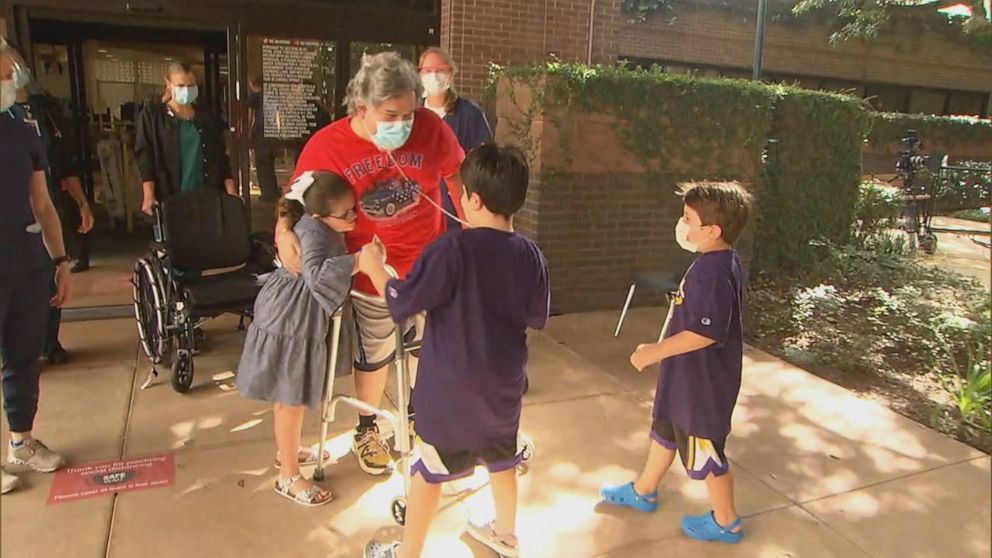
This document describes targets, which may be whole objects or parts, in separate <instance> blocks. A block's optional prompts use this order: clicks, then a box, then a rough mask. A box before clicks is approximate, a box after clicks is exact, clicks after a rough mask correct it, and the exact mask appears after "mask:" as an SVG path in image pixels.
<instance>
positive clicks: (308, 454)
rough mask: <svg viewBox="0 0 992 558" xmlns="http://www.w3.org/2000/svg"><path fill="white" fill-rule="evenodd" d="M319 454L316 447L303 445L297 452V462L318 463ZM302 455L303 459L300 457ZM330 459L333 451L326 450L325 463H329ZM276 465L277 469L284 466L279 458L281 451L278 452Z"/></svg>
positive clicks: (299, 463) (303, 463) (305, 463)
mask: <svg viewBox="0 0 992 558" xmlns="http://www.w3.org/2000/svg"><path fill="white" fill-rule="evenodd" d="M318 455H319V454H318V453H317V448H316V447H312V448H305V447H302V446H301V447H300V449H299V450H297V452H296V464H297V465H314V464H316V463H317V456H318ZM300 457H303V459H300ZM330 460H331V452H329V451H327V450H324V463H327V462H328V461H330ZM275 467H276V469H278V468H280V467H282V462H281V461H280V460H279V452H276V460H275Z"/></svg>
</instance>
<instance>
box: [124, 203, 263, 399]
mask: <svg viewBox="0 0 992 558" xmlns="http://www.w3.org/2000/svg"><path fill="white" fill-rule="evenodd" d="M154 217H155V228H154V234H155V240H154V242H152V244H151V247H150V249H149V251H148V253H147V254H145V255H144V256H142V257H140V258H138V261H137V262H136V263H135V265H134V275H133V276H132V279H131V283H132V285H133V292H134V317H135V321H136V322H137V326H138V337H139V339H140V340H141V347H142V349H143V350H144V352H145V354H146V355H148V359H149V360H150V361H151V364H152V367H151V371H150V372H149V375H148V379H147V380H146V381H145V382H144V384H143V385H142V389H145V388H147V387H148V386H150V385H151V383H152V381H153V380H154V379H155V378H156V377H157V376H158V369H157V367H158V366H160V365H161V366H167V365H169V364H170V361H171V367H172V387H173V389H175V390H176V391H177V392H179V393H185V392H186V391H188V390H189V388H190V386H191V385H192V384H193V373H194V362H193V360H194V359H193V357H194V355H195V354H196V353H197V340H198V337H199V336H200V335H201V334H200V333H199V326H200V325H201V324H202V322H204V321H206V320H208V319H211V318H214V317H217V316H220V315H221V314H228V313H232V314H236V315H239V316H241V321H240V324H239V329H243V328H244V325H245V319H246V318H249V319H250V317H251V313H252V309H253V307H254V303H255V298H256V297H257V296H258V293H259V291H260V290H261V288H262V284H263V281H264V278H265V275H266V274H267V273H269V272H271V271H273V270H274V269H275V263H274V262H275V248H274V245H273V242H272V238H271V235H269V237H268V238H265V237H264V236H262V235H252V234H251V228H250V223H249V221H248V215H247V211H246V209H245V206H244V202H243V201H242V200H241V199H240V198H237V197H234V196H231V195H228V194H226V193H224V192H220V191H213V190H194V191H190V192H182V193H180V194H176V195H174V196H172V197H170V198H169V199H167V200H166V201H165V202H164V203H162V204H161V205H157V206H155V212H154ZM174 346H175V353H174V354H173V347H174Z"/></svg>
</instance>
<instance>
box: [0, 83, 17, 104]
mask: <svg viewBox="0 0 992 558" xmlns="http://www.w3.org/2000/svg"><path fill="white" fill-rule="evenodd" d="M14 83H15V82H14V80H12V79H5V80H3V81H0V112H4V111H6V110H7V109H9V108H10V107H12V106H14V102H15V101H17V86H16V85H15V84H14Z"/></svg>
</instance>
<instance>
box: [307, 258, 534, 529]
mask: <svg viewBox="0 0 992 558" xmlns="http://www.w3.org/2000/svg"><path fill="white" fill-rule="evenodd" d="M390 274H391V275H393V274H394V273H393V272H391V273H390ZM394 276H395V275H394ZM351 296H352V298H355V299H358V300H361V301H363V302H370V303H374V304H380V305H385V299H383V298H382V297H377V296H372V295H368V294H366V293H363V292H361V291H355V290H353V291H351ZM342 312H343V309H342V308H339V309H338V311H337V312H335V313H334V317H333V319H332V322H333V323H332V326H331V335H332V337H331V354H330V362H331V365H330V366H329V367H328V373H327V374H328V376H327V389H326V390H325V392H324V401H323V403H322V404H321V413H320V422H321V424H320V446H318V447H319V448H320V449H321V451H318V452H317V469H316V470H315V471H314V473H313V478H314V480H316V481H322V480H324V452H323V448H324V446H325V445H326V444H327V428H328V425H330V423H332V422H334V417H335V414H336V412H337V407H338V404H339V403H345V404H346V405H350V406H352V407H354V408H355V409H358V410H359V411H363V412H365V413H371V414H374V415H376V416H378V417H382V418H383V419H385V420H386V421H387V422H389V424H390V425H391V426H392V427H393V432H394V433H395V435H394V436H393V448H394V449H395V450H396V452H397V453H399V456H400V457H399V459H398V460H397V461H396V464H397V466H398V467H399V470H400V473H401V474H402V475H403V494H402V495H401V496H397V497H396V498H393V501H392V502H391V503H390V513H391V514H392V516H393V520H394V521H396V523H397V524H399V525H404V524H405V523H406V504H407V498H406V497H407V494H409V493H410V466H411V458H412V454H413V448H412V447H411V443H410V418H409V416H408V414H407V412H406V409H407V404H408V401H407V400H408V398H409V397H410V373H409V365H410V363H409V361H408V360H407V358H408V357H409V355H410V353H412V352H414V351H416V350H418V349H420V341H407V340H406V339H405V338H404V337H405V336H404V328H403V326H402V324H396V328H395V333H394V335H395V336H396V391H397V394H396V408H397V409H399V410H400V411H399V414H398V415H397V413H394V412H392V411H388V410H386V409H380V408H378V407H373V406H372V405H369V404H368V403H365V402H364V401H362V400H360V399H357V398H355V397H351V396H348V395H343V394H338V395H334V379H335V377H336V374H335V372H336V368H337V361H338V351H340V350H341V347H340V344H341V320H342ZM517 447H518V452H519V454H520V456H521V459H522V463H521V467H523V466H524V465H525V464H526V463H528V462H530V461H531V460H533V459H534V454H535V451H534V442H533V441H532V440H531V439H530V437H529V436H527V435H526V434H524V433H522V432H521V433H520V435H519V439H518V441H517Z"/></svg>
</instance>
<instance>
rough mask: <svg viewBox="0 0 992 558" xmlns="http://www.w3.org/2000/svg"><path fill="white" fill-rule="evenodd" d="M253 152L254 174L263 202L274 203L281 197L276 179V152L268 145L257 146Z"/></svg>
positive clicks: (280, 190)
mask: <svg viewBox="0 0 992 558" xmlns="http://www.w3.org/2000/svg"><path fill="white" fill-rule="evenodd" d="M254 151H255V172H256V173H257V174H258V188H259V189H260V190H261V191H262V199H263V200H271V201H275V200H277V199H279V196H281V195H282V189H280V188H279V183H278V180H277V179H276V152H275V150H274V149H272V148H271V147H269V146H268V145H259V146H258V147H256V148H255V149H254Z"/></svg>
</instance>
